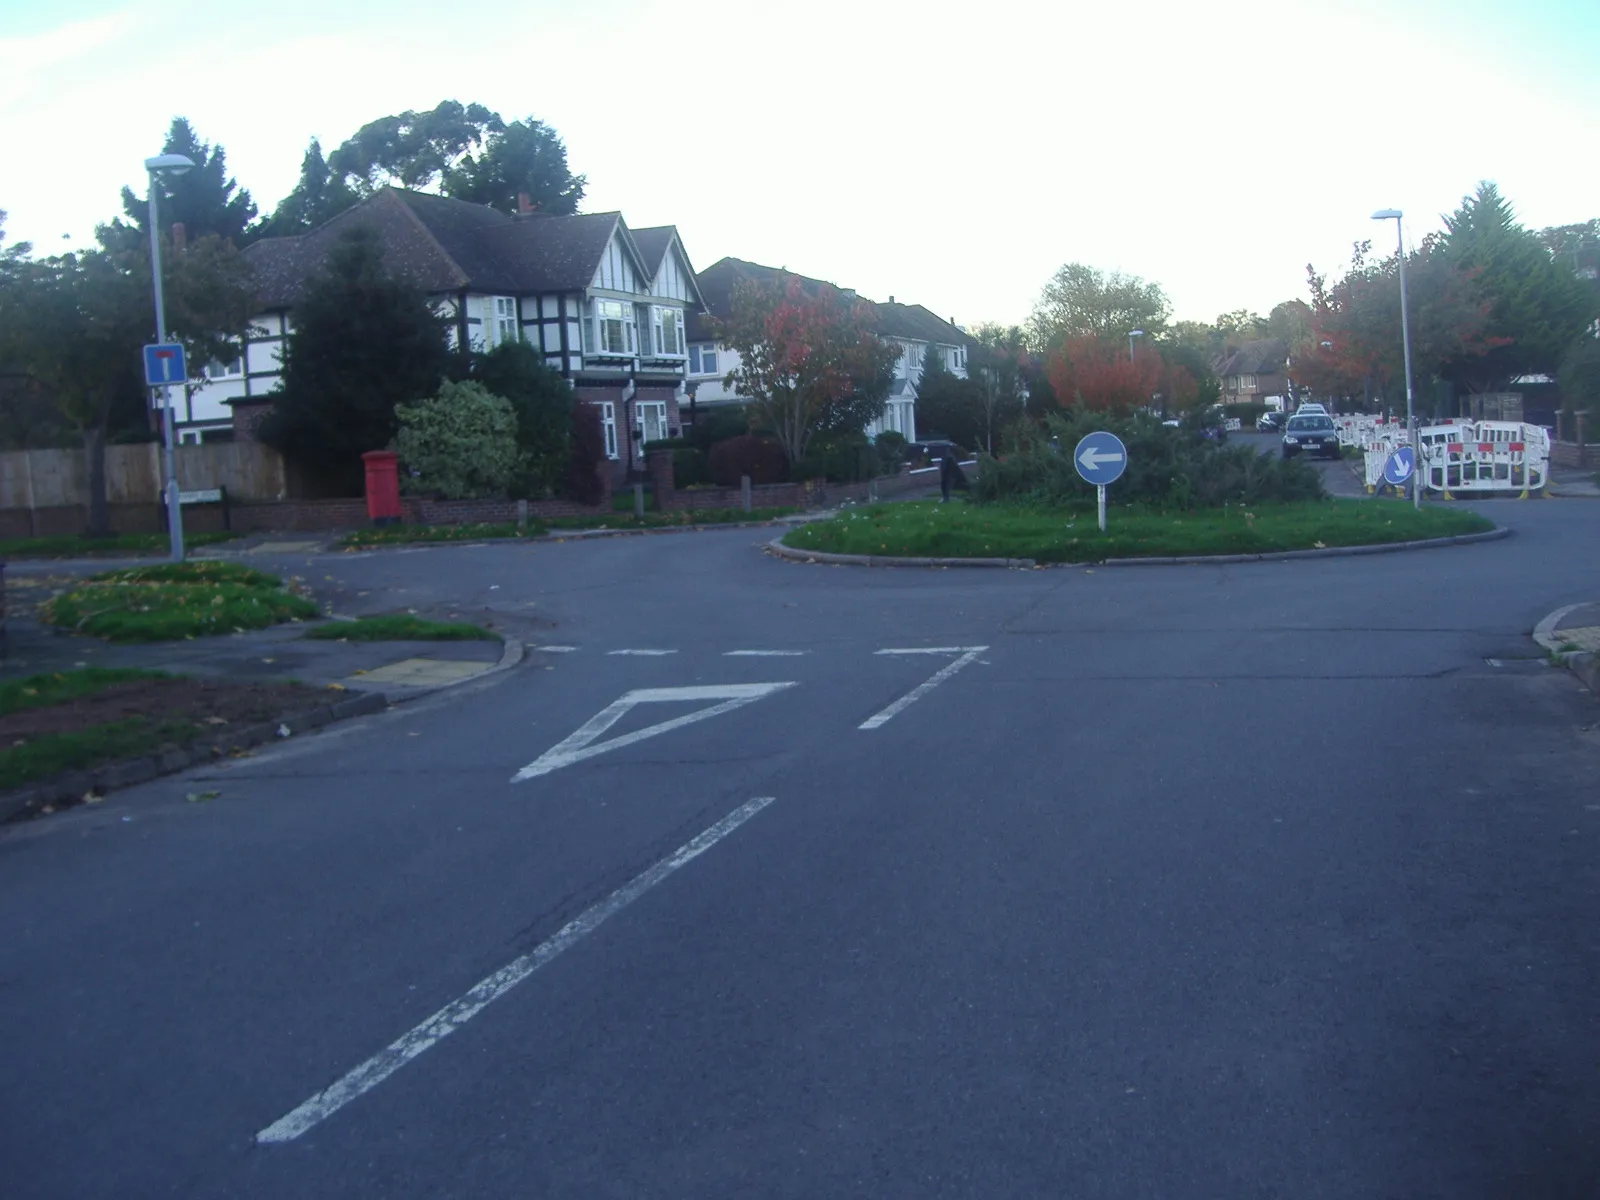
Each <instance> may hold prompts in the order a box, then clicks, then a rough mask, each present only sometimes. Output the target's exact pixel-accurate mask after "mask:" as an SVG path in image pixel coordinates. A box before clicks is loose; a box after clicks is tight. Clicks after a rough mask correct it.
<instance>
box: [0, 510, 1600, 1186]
mask: <svg viewBox="0 0 1600 1200" xmlns="http://www.w3.org/2000/svg"><path fill="white" fill-rule="evenodd" d="M1482 507H1483V510H1484V511H1486V512H1489V513H1491V514H1492V515H1493V516H1494V517H1495V518H1496V519H1497V520H1500V521H1502V522H1504V523H1506V524H1508V525H1510V526H1512V527H1513V528H1514V530H1515V531H1516V532H1515V536H1513V537H1512V538H1510V539H1507V540H1504V541H1499V542H1493V543H1487V544H1482V545H1475V546H1466V547H1457V548H1452V549H1445V550H1434V551H1427V552H1420V553H1411V554H1397V555H1390V556H1378V557H1360V558H1343V559H1327V560H1313V561H1297V562H1289V563H1271V564H1248V565H1239V566H1225V567H1175V568H1144V569H1108V568H1101V569H1098V570H1093V569H1082V568H1078V569H1060V570H1040V571H1032V572H999V571H933V572H929V571H913V570H906V571H888V570H873V571H868V570H862V569H850V568H829V567H820V566H805V565H799V564H792V563H787V562H782V561H778V560H775V559H772V558H770V557H767V556H764V555H762V554H761V553H760V552H759V550H758V549H757V545H758V543H759V542H760V541H761V540H763V539H764V538H765V537H766V536H768V531H765V530H730V531H723V532H717V533H705V534H685V535H673V536H659V537H636V538H626V539H614V540H607V541H591V542H568V543H564V544H558V545H537V546H533V547H526V546H498V547H493V546H491V547H445V548H437V549H427V550H422V551H418V552H415V553H384V554H374V555H364V556H330V557H328V558H326V559H324V560H319V561H318V562H316V563H314V564H312V565H313V566H314V567H315V568H316V569H317V570H319V571H325V572H327V573H337V574H338V575H339V577H340V579H341V580H342V581H343V582H344V583H345V585H346V586H348V588H349V589H350V590H351V594H352V595H359V594H360V593H361V592H366V593H368V596H369V602H370V603H377V602H378V601H379V600H380V599H385V598H387V599H388V600H389V601H390V603H392V604H407V605H414V606H417V607H419V608H420V609H424V610H427V611H433V610H434V609H435V608H436V607H441V606H458V607H462V608H470V607H473V606H479V607H482V606H491V607H497V608H498V609H499V610H501V611H505V612H510V611H517V612H521V613H525V614H527V628H528V630H529V633H528V638H529V640H530V641H532V642H534V643H535V644H536V645H537V646H538V647H539V649H536V650H534V651H533V652H532V653H531V654H530V655H529V657H528V659H527V661H526V662H524V663H523V664H522V665H521V666H520V667H519V668H518V669H517V670H515V671H514V672H510V673H508V674H506V675H503V676H500V677H498V678H497V679H495V680H492V681H489V682H486V683H482V684H476V685H470V686H468V687H466V688H463V689H459V690H457V691H454V692H449V693H444V694H442V695H441V696H439V697H436V698H434V699H432V700H429V701H423V702H420V703H418V704H416V705H412V706H407V707H405V708H402V709H399V710H396V711H394V712H392V713H390V714H388V715H384V716H380V717H377V718H373V719H370V720H366V721H360V722H356V723H352V724H349V725H346V726H344V727H341V728H339V729H337V730H335V731H330V732H329V733H326V734H323V735H319V736H315V737H311V738H307V739H304V740H303V741H300V740H296V739H291V740H290V741H289V742H286V743H284V744H283V745H281V746H279V747H277V748H275V749H272V750H270V751H267V752H263V753H261V754H259V755H258V756H256V757H254V758H250V759H244V760H240V761H238V762H235V763H230V764H228V765H227V766H226V767H223V768H218V769H215V770H213V771H211V772H209V773H207V774H204V775H193V774H191V775H189V776H183V777H175V778H170V779H166V780H161V781H157V782H155V783H152V784H149V785H146V786H143V787H140V788H137V789H133V790H130V791H126V792H121V793H116V794H114V795H112V796H111V797H110V798H108V799H107V800H106V801H105V802H104V803H102V804H98V805H94V806H91V807H83V808H79V809H76V810H73V811H71V812H68V813H65V814H61V815H58V816H56V817H54V818H50V819H46V820H40V821H36V822H32V823H30V824H28V825H25V826H17V827H11V828H9V829H6V830H4V831H3V832H0V911H3V912H4V913H5V914H6V924H5V936H4V940H3V942H0V1020H3V1022H4V1027H5V1029H6V1031H7V1032H6V1036H5V1039H4V1043H3V1044H4V1049H3V1051H0V1079H3V1081H4V1083H3V1088H0V1181H3V1183H0V1192H3V1194H4V1195H5V1196H6V1197H7V1198H8V1200H13V1198H14V1200H22V1198H25V1197H26V1198H32V1197H74V1198H81V1197H146V1196H175V1197H205V1198H212V1197H247V1196H248V1197H296V1198H304V1197H343V1196H385V1197H399V1196H450V1197H504V1196H541V1197H543V1196H552V1197H586V1198H588V1197H695V1198H701V1197H752V1196H761V1197H833V1196H871V1197H888V1196H908V1197H931V1196H961V1197H968V1196H970V1197H1009V1196H1019V1197H1021V1196H1026V1197H1037V1196H1072V1197H1101V1196H1105V1197H1152V1198H1155V1197H1162V1198H1167V1197H1217V1198H1229V1200H1236V1198H1240V1197H1279V1196H1281V1197H1292V1198H1294V1200H1313V1198H1317V1197H1329V1198H1339V1200H1348V1198H1350V1197H1369V1196H1371V1197H1379V1196H1382V1197H1432V1196H1437V1197H1451V1198H1473V1197H1509V1196H1515V1197H1569V1196H1572V1197H1577V1196H1593V1195H1595V1194H1596V1193H1597V1191H1600V1145H1597V1141H1596V1133H1595V1131H1596V1129H1597V1128H1600V1078H1597V1077H1596V1073H1595V1062H1596V1061H1597V1059H1600V943H1597V937H1596V934H1595V930H1596V929H1597V928H1600V733H1597V732H1596V726H1597V724H1600V703H1597V701H1596V699H1595V697H1594V696H1593V695H1591V694H1590V693H1588V692H1586V691H1584V690H1582V688H1581V687H1580V686H1579V685H1578V684H1577V683H1576V682H1575V681H1574V680H1573V679H1572V678H1571V677H1570V676H1569V675H1568V674H1567V673H1566V672H1563V671H1560V670H1557V669H1554V668H1551V667H1547V666H1545V665H1544V664H1543V663H1542V662H1540V661H1539V656H1538V651H1537V649H1536V648H1535V647H1534V645H1533V644H1532V642H1531V641H1530V640H1529V638H1528V636H1527V635H1528V632H1529V630H1531V628H1532V627H1533V625H1534V624H1535V622H1536V621H1537V620H1538V619H1539V618H1540V617H1541V616H1542V615H1544V614H1545V613H1546V612H1548V611H1550V610H1551V609H1553V608H1556V607H1558V606H1560V605H1563V604H1567V603H1572V602H1575V601H1578V600H1587V599H1592V598H1593V597H1594V595H1595V594H1596V592H1597V590H1600V506H1596V505H1586V504H1584V503H1583V502H1581V501H1546V502H1527V503H1522V504H1517V503H1513V502H1507V503H1499V504H1489V505H1483V506H1482ZM296 565H297V566H299V565H301V564H296ZM684 689H693V690H684ZM663 727H664V728H663ZM199 789H205V790H216V791H218V792H219V793H220V795H219V796H217V797H216V798H215V799H213V800H210V801H209V802H206V803H189V802H186V800H185V795H186V794H187V793H190V792H195V791H197V790H199Z"/></svg>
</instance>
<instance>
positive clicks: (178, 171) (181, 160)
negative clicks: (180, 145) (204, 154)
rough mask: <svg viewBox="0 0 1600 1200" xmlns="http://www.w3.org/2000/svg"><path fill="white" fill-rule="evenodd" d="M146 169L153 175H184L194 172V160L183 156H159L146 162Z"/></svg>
mask: <svg viewBox="0 0 1600 1200" xmlns="http://www.w3.org/2000/svg"><path fill="white" fill-rule="evenodd" d="M144 169H145V170H146V171H149V172H150V173H151V174H152V175H182V174H183V173H184V172H186V171H192V170H194V159H192V158H186V157H185V156H184V155H182V154H158V155H156V156H155V157H154V158H147V159H145V160H144Z"/></svg>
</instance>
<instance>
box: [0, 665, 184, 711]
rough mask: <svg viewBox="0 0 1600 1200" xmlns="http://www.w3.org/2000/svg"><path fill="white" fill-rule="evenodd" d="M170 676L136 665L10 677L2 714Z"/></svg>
mask: <svg viewBox="0 0 1600 1200" xmlns="http://www.w3.org/2000/svg"><path fill="white" fill-rule="evenodd" d="M167 678H170V676H168V675H167V674H166V673H165V672H164V671H141V670H139V669H138V668H136V667H81V668H79V669H78V670H75V671H53V672H51V673H49V674H46V675H29V676H28V677H27V678H26V679H8V680H6V681H5V682H4V683H0V717H8V716H10V715H11V714H12V713H16V712H21V711H22V710H23V709H25V708H45V707H48V706H49V705H52V704H70V703H71V702H72V701H74V700H81V699H82V698H83V697H85V696H92V695H94V694H95V693H96V692H103V691H105V689H106V688H108V687H110V686H112V685H113V684H117V683H133V682H136V681H138V680H141V679H167Z"/></svg>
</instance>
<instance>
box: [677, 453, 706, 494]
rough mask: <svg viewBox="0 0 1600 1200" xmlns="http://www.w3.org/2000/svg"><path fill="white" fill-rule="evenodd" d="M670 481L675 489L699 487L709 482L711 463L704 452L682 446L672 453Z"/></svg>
mask: <svg viewBox="0 0 1600 1200" xmlns="http://www.w3.org/2000/svg"><path fill="white" fill-rule="evenodd" d="M672 481H673V484H674V485H675V486H677V487H681V488H685V487H700V486H701V485H703V484H707V483H710V482H711V462H710V460H709V459H708V458H707V457H706V454H705V451H703V450H696V449H695V448H694V447H693V446H684V447H680V448H679V449H676V450H674V451H673V452H672Z"/></svg>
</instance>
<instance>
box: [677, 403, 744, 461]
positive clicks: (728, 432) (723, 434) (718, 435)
mask: <svg viewBox="0 0 1600 1200" xmlns="http://www.w3.org/2000/svg"><path fill="white" fill-rule="evenodd" d="M687 430H688V432H687V433H686V434H685V435H684V436H685V437H686V438H687V439H688V441H689V444H690V445H692V446H694V447H696V448H697V449H699V450H704V451H705V452H706V453H708V454H709V453H710V452H711V447H712V446H714V445H716V444H717V443H718V442H725V441H727V440H728V439H729V438H736V437H742V436H744V435H745V434H747V433H749V432H750V413H749V410H747V409H746V408H745V406H744V405H742V404H728V405H717V406H715V407H713V408H705V409H700V410H698V411H697V412H696V413H695V421H694V424H693V425H690V426H688V427H687Z"/></svg>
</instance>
